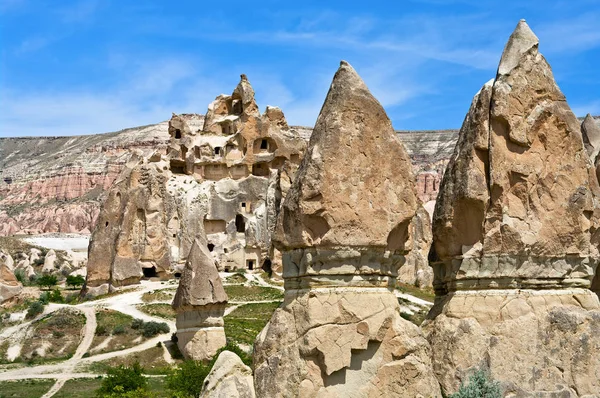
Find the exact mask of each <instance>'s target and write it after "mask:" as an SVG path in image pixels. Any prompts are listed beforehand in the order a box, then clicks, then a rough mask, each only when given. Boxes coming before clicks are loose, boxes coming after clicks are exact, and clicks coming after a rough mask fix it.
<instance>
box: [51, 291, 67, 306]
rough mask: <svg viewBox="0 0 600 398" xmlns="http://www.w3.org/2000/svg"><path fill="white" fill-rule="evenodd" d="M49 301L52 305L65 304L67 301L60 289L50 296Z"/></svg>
mask: <svg viewBox="0 0 600 398" xmlns="http://www.w3.org/2000/svg"><path fill="white" fill-rule="evenodd" d="M48 299H49V300H50V302H51V303H63V302H64V301H65V300H64V299H63V296H62V294H61V293H60V290H58V289H54V290H53V291H52V293H50V294H49V295H48Z"/></svg>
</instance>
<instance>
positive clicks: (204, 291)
mask: <svg viewBox="0 0 600 398" xmlns="http://www.w3.org/2000/svg"><path fill="white" fill-rule="evenodd" d="M220 303H227V294H226V293H225V289H223V284H222V283H221V278H220V277H219V271H218V270H217V266H216V265H215V260H214V259H213V258H212V256H211V255H210V252H209V251H208V248H207V246H206V242H205V241H203V239H202V238H201V237H198V238H196V241H195V242H194V245H193V246H192V250H191V251H190V255H189V256H188V260H187V262H186V264H185V268H184V269H183V273H182V274H181V280H180V281H179V287H178V288H177V293H175V298H174V299H173V308H174V309H175V310H179V309H184V308H190V307H196V306H204V305H210V304H220Z"/></svg>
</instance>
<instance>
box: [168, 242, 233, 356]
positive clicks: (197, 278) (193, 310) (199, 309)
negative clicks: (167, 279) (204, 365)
mask: <svg viewBox="0 0 600 398" xmlns="http://www.w3.org/2000/svg"><path fill="white" fill-rule="evenodd" d="M226 305H227V294H226V293H225V290H224V289H223V285H222V283H221V278H220V277H219V272H218V271H217V267H216V265H215V261H214V259H213V258H212V256H211V255H210V252H209V250H208V248H207V243H206V238H205V237H204V236H203V235H199V236H198V237H197V238H196V241H195V242H194V245H193V246H192V250H191V251H190V254H189V256H188V260H187V262H186V264H185V268H184V269H183V273H182V274H181V280H180V281H179V286H178V288H177V292H176V293H175V297H174V298H173V303H172V307H173V309H174V310H175V311H176V312H177V320H176V324H177V345H178V347H179V350H180V351H181V353H182V354H183V355H184V357H185V358H186V359H194V360H201V361H206V360H209V359H211V358H212V357H213V356H214V355H215V354H216V353H217V351H218V350H219V349H220V348H221V347H223V346H225V344H226V341H225V330H224V329H223V314H224V313H225V307H226Z"/></svg>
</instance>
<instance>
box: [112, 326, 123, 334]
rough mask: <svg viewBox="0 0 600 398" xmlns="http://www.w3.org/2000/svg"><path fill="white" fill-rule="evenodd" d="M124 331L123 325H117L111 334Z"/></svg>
mask: <svg viewBox="0 0 600 398" xmlns="http://www.w3.org/2000/svg"><path fill="white" fill-rule="evenodd" d="M123 333H125V325H117V326H115V328H114V329H113V334H123Z"/></svg>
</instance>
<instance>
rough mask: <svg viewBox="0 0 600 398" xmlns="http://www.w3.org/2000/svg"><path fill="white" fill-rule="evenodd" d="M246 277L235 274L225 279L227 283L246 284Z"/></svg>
mask: <svg viewBox="0 0 600 398" xmlns="http://www.w3.org/2000/svg"><path fill="white" fill-rule="evenodd" d="M246 280H247V279H246V277H245V276H244V275H242V274H238V273H235V274H233V275H230V276H228V277H227V278H225V282H226V283H236V284H237V283H246Z"/></svg>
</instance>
